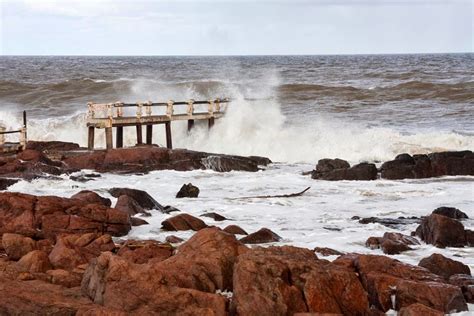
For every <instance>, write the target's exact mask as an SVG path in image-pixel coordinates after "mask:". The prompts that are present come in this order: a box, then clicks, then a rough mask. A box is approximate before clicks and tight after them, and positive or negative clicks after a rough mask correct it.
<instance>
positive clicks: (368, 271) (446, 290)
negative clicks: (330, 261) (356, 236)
mask: <svg viewBox="0 0 474 316" xmlns="http://www.w3.org/2000/svg"><path fill="white" fill-rule="evenodd" d="M334 263H335V264H339V265H341V266H344V267H346V268H352V269H353V271H355V272H357V273H358V274H359V276H360V279H361V281H362V284H363V286H364V288H365V289H366V291H367V292H368V294H369V301H370V304H371V305H373V306H375V307H376V308H378V309H380V310H381V311H383V312H387V311H388V310H390V309H397V310H398V309H401V308H403V307H408V306H410V305H411V304H415V303H421V304H424V305H426V306H428V307H430V308H433V309H436V310H439V311H442V312H449V311H465V310H467V305H466V301H465V299H464V297H463V294H462V292H461V289H460V288H459V287H456V286H451V285H449V284H446V283H445V279H444V278H441V277H440V276H438V275H436V274H433V273H431V272H429V271H428V270H426V269H425V268H422V267H417V266H412V265H408V264H405V263H402V262H400V261H398V260H394V259H391V258H389V257H385V256H375V255H359V254H347V255H344V256H341V257H339V258H338V259H336V260H335V261H334ZM392 297H394V300H395V304H396V305H395V306H393V301H392Z"/></svg>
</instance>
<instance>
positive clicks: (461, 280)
mask: <svg viewBox="0 0 474 316" xmlns="http://www.w3.org/2000/svg"><path fill="white" fill-rule="evenodd" d="M448 282H449V284H452V285H455V286H459V287H460V288H461V291H462V293H463V295H464V298H465V299H466V302H468V303H470V304H474V277H472V276H470V275H467V274H455V275H452V276H450V277H449V281H448Z"/></svg>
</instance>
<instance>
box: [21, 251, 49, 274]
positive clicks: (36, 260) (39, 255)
mask: <svg viewBox="0 0 474 316" xmlns="http://www.w3.org/2000/svg"><path fill="white" fill-rule="evenodd" d="M17 267H18V270H20V271H24V272H30V273H35V272H46V271H47V270H49V269H51V263H50V262H49V259H48V254H47V253H45V252H44V251H41V250H33V251H31V252H29V253H27V254H26V255H24V256H23V257H21V259H20V260H19V261H18V262H17Z"/></svg>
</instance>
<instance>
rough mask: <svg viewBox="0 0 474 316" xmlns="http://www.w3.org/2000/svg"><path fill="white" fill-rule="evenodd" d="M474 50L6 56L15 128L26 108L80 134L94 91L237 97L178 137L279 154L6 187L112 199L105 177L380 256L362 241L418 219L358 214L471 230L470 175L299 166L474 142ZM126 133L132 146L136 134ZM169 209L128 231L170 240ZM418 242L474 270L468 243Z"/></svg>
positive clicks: (39, 132) (36, 125) (33, 129)
mask: <svg viewBox="0 0 474 316" xmlns="http://www.w3.org/2000/svg"><path fill="white" fill-rule="evenodd" d="M473 57H474V54H452V55H400V56H398V55H387V56H375V55H374V56H268V57H263V56H262V57H250V56H249V57H0V70H1V71H0V121H4V122H6V123H7V125H9V126H12V127H13V126H14V125H15V124H19V122H20V119H19V118H20V115H18V112H19V111H21V110H23V109H26V110H28V113H29V118H30V120H29V127H30V129H29V135H30V138H31V139H39V140H65V141H74V142H78V143H80V144H81V145H85V144H86V128H85V121H84V115H85V111H86V102H88V101H94V102H113V101H117V100H121V101H125V102H135V101H145V100H153V101H166V100H168V99H173V100H175V101H178V100H181V99H183V100H185V99H189V98H193V99H196V100H197V99H209V98H214V97H230V98H231V99H232V103H231V104H230V105H229V107H228V110H227V114H226V116H225V118H223V119H220V120H218V121H217V122H216V125H215V126H214V128H213V129H212V130H210V131H208V130H207V128H206V126H204V125H202V126H199V124H198V126H197V128H196V129H194V130H193V132H192V133H191V134H190V135H187V133H186V126H185V124H179V123H176V124H174V123H173V137H174V139H173V142H174V145H175V147H183V148H191V149H196V150H203V151H210V152H219V153H228V154H241V155H262V156H267V157H269V158H271V159H272V160H273V161H275V162H276V163H275V164H273V165H271V166H269V167H268V168H267V169H266V170H264V171H261V172H257V173H246V172H229V173H216V172H213V171H202V170H197V171H192V172H175V171H156V172H152V173H150V174H147V175H142V176H138V175H130V176H122V175H112V174H106V175H103V177H102V178H99V179H97V180H95V181H91V182H87V183H77V182H73V181H71V180H69V179H68V178H67V177H64V179H63V180H44V179H43V180H35V181H32V182H31V183H27V182H23V181H22V182H20V183H18V184H16V185H14V186H12V187H11V188H10V190H11V191H20V192H26V193H32V194H40V195H44V194H52V195H59V196H70V195H72V194H74V193H76V192H78V191H79V190H82V189H92V190H95V191H97V192H98V193H99V194H102V195H104V196H108V197H110V196H109V195H108V194H107V192H106V189H108V188H111V187H114V186H120V187H124V186H127V187H133V188H137V189H142V190H146V191H147V192H149V193H150V194H151V195H152V196H153V197H154V198H155V199H156V200H158V201H159V202H160V203H162V204H164V205H166V204H169V205H173V206H175V207H177V208H179V209H181V210H182V211H183V212H188V213H190V214H193V215H200V214H202V213H204V212H208V211H213V212H217V213H219V214H222V215H224V216H226V217H228V218H230V219H231V221H225V222H214V221H213V220H211V219H209V218H203V219H204V220H205V221H206V223H208V224H210V225H217V226H220V227H224V226H226V225H229V224H236V225H239V226H241V227H242V228H244V229H245V230H247V231H248V232H253V231H256V230H258V229H260V228H261V227H268V228H270V229H272V230H274V231H275V232H276V233H278V234H279V235H280V236H282V237H283V240H282V241H281V242H280V243H279V244H292V245H297V246H302V247H308V248H314V247H331V248H334V249H337V250H340V251H343V252H352V251H356V252H363V253H374V254H381V251H380V250H370V249H367V248H365V246H364V243H365V240H366V239H367V238H368V237H369V236H382V235H383V233H384V232H387V231H398V232H402V233H405V234H409V233H410V232H411V231H413V230H414V229H415V228H416V224H413V225H407V226H403V227H400V228H399V229H392V228H387V227H385V226H382V225H379V224H368V225H363V224H359V223H358V222H357V221H354V220H352V219H351V218H352V217H353V216H361V217H369V216H379V217H399V216H405V217H408V216H422V215H428V214H429V213H431V211H432V210H433V209H435V208H437V207H439V206H454V207H458V208H459V209H461V210H462V211H464V212H465V213H467V214H468V216H470V217H471V219H470V220H467V221H464V222H463V223H464V225H465V226H466V228H470V229H474V220H473V219H474V177H442V178H435V179H423V180H401V181H389V180H377V181H370V182H364V181H360V182H359V181H354V182H352V181H338V182H327V181H316V180H312V179H310V178H309V177H308V176H302V175H301V172H302V171H308V170H311V169H312V168H314V164H315V163H316V162H317V160H318V159H321V158H326V157H330V158H335V157H338V158H342V159H346V160H349V161H350V162H351V163H355V162H360V161H372V162H380V161H385V160H390V159H393V158H394V157H395V155H397V154H400V153H403V152H408V153H411V154H414V153H427V152H432V151H442V150H465V149H469V150H474V128H473V126H474V125H473V122H472V118H473V117H474V109H473V104H474V79H473V78H474V70H473V69H474V61H473ZM154 133H155V135H154V136H155V139H156V142H157V143H159V144H163V143H165V141H164V135H163V134H164V131H162V130H161V129H160V128H155V129H154ZM98 135H99V136H97V137H98V138H97V141H98V142H99V145H100V144H101V141H102V137H101V136H100V133H98ZM126 135H127V139H126V141H127V143H128V144H129V145H132V144H133V142H134V134H133V131H132V130H130V131H129V132H128V131H126ZM99 137H100V139H99ZM102 144H103V143H102ZM188 182H192V183H193V184H195V185H197V186H198V187H199V188H200V189H201V194H200V197H199V198H198V199H175V198H174V196H175V194H176V192H177V191H178V190H179V188H180V187H181V185H182V184H183V183H188ZM308 186H311V189H310V190H309V191H308V192H307V193H306V194H304V195H303V196H301V197H295V198H272V199H254V198H243V199H240V198H239V197H248V196H256V195H273V194H284V193H294V192H298V191H301V190H303V189H304V188H306V187H308ZM112 199H113V198H112ZM113 200H114V199H113ZM114 201H115V200H114ZM171 215H172V214H171ZM171 215H164V214H160V213H158V212H154V213H153V216H152V217H151V218H145V219H146V220H147V221H149V222H150V225H147V226H141V227H135V228H133V229H132V231H131V233H130V237H132V238H154V239H158V240H164V239H165V237H166V236H167V235H169V233H166V232H163V231H161V230H160V226H161V225H160V223H161V221H162V220H163V219H165V218H167V217H168V216H171ZM191 234H192V233H191V232H180V233H176V235H178V236H181V237H189V236H190V235H191ZM414 248H415V250H413V251H408V252H405V253H403V254H401V255H396V256H393V257H395V258H397V259H400V260H402V261H405V262H409V263H412V264H417V263H418V261H419V260H420V259H421V258H423V257H426V256H428V255H430V254H431V253H434V252H438V253H442V254H444V255H446V256H448V257H450V258H453V259H455V260H459V261H462V262H464V263H466V264H468V265H469V266H470V267H471V270H472V271H474V250H473V248H446V249H438V248H435V247H432V246H431V245H425V244H423V245H421V246H417V247H414Z"/></svg>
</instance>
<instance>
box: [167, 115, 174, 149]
mask: <svg viewBox="0 0 474 316" xmlns="http://www.w3.org/2000/svg"><path fill="white" fill-rule="evenodd" d="M165 130H166V147H167V148H169V149H173V141H172V139H171V121H168V122H165Z"/></svg>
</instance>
